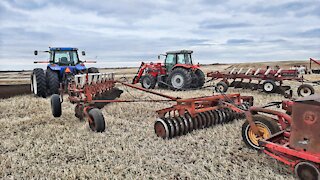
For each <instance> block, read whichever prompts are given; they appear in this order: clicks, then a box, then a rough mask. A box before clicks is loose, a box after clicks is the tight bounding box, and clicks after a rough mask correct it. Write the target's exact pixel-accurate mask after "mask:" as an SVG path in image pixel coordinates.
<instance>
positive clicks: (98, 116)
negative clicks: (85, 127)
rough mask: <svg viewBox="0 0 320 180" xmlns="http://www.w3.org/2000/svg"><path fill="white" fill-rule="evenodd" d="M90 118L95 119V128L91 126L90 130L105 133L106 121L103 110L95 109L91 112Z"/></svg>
mask: <svg viewBox="0 0 320 180" xmlns="http://www.w3.org/2000/svg"><path fill="white" fill-rule="evenodd" d="M88 114H89V116H91V118H92V119H93V121H94V123H95V127H92V126H90V128H91V129H92V130H93V131H95V132H104V131H105V121H104V117H103V114H102V112H101V110H99V109H98V108H93V109H91V110H90V111H89V113H88Z"/></svg>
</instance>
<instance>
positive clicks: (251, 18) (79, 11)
mask: <svg viewBox="0 0 320 180" xmlns="http://www.w3.org/2000/svg"><path fill="white" fill-rule="evenodd" d="M0 24H1V25H0V61H1V64H0V70H4V69H21V68H24V69H28V68H29V69H31V68H32V67H34V65H33V64H32V62H33V60H45V59H46V55H42V56H41V55H40V56H38V57H35V56H34V55H33V50H35V49H38V50H47V49H48V47H49V46H72V47H78V48H79V49H81V50H86V53H87V56H86V57H83V58H82V59H97V60H98V61H99V64H98V66H100V67H101V66H106V67H108V66H113V67H114V66H127V65H130V66H132V65H138V64H139V62H140V61H142V60H147V61H148V60H149V61H150V60H153V59H154V60H155V59H156V57H157V54H159V53H164V52H166V51H167V50H177V49H192V50H194V59H195V62H200V63H215V62H226V63H232V62H246V61H270V60H298V59H299V60H308V58H309V57H314V58H318V59H319V58H320V41H319V40H320V1H319V0H303V1H302V0H299V1H297V0H281V1H279V0H268V1H266V0H251V1H248V0H175V1H172V0H158V1H151V0H150V1H147V0H145V1H142V0H117V1H111V0H110V1H104V2H103V1H93V0H50V1H49V0H47V1H45V0H1V1H0Z"/></svg>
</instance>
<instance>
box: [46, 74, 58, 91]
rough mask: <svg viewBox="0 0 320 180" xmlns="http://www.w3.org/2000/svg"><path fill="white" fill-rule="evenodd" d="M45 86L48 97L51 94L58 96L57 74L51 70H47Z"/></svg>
mask: <svg viewBox="0 0 320 180" xmlns="http://www.w3.org/2000/svg"><path fill="white" fill-rule="evenodd" d="M46 74H47V85H48V90H49V95H51V94H59V86H60V82H59V74H58V72H55V71H52V70H51V69H47V73H46Z"/></svg>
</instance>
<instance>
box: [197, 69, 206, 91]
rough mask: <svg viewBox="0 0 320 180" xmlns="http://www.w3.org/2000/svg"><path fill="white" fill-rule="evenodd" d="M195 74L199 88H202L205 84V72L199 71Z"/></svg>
mask: <svg viewBox="0 0 320 180" xmlns="http://www.w3.org/2000/svg"><path fill="white" fill-rule="evenodd" d="M195 74H196V76H197V78H198V81H197V87H202V86H203V85H204V82H205V75H204V73H203V71H201V69H197V70H196V72H195Z"/></svg>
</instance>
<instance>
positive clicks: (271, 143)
mask: <svg viewBox="0 0 320 180" xmlns="http://www.w3.org/2000/svg"><path fill="white" fill-rule="evenodd" d="M293 103H294V102H293V101H288V100H287V101H282V109H284V110H286V112H287V113H289V114H291V113H292V105H293ZM276 104H277V105H279V103H276ZM265 107H270V106H268V105H266V106H265ZM265 107H250V108H249V111H247V112H246V113H245V114H246V119H247V121H248V122H249V124H250V127H251V128H252V131H253V132H254V133H255V134H256V135H257V136H262V134H261V132H259V130H258V128H257V126H256V124H255V122H254V121H253V118H252V114H257V113H262V114H268V115H272V116H275V117H276V118H271V119H273V120H275V121H277V123H278V124H279V125H280V127H281V131H279V132H277V133H275V134H273V135H271V137H269V138H267V139H261V140H259V141H258V143H259V146H260V147H262V149H261V150H262V152H264V153H265V154H267V155H269V156H271V157H273V158H274V159H277V160H279V161H281V162H283V163H284V164H286V165H288V166H290V168H291V170H292V171H294V172H295V173H296V174H297V175H298V176H299V173H297V167H298V166H299V165H300V164H302V163H306V162H307V163H311V165H312V166H314V167H315V169H318V171H320V153H311V152H308V151H304V150H297V149H294V148H292V147H290V143H289V139H290V135H291V134H290V131H291V124H292V122H293V119H292V117H291V116H290V115H288V114H287V113H282V112H279V111H276V110H271V109H266V108H265Z"/></svg>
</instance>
